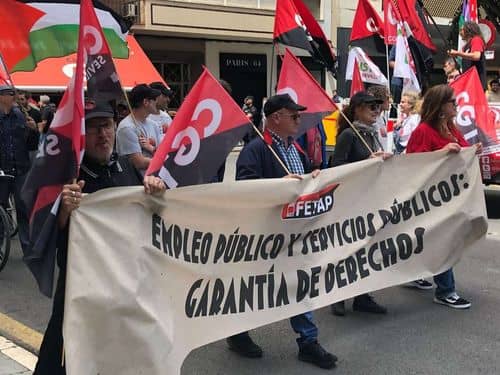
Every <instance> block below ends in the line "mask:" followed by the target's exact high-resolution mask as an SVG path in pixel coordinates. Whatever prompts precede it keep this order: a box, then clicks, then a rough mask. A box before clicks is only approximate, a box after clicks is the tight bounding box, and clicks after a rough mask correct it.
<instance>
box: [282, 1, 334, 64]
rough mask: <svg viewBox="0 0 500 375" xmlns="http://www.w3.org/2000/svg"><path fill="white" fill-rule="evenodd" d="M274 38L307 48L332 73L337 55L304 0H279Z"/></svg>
mask: <svg viewBox="0 0 500 375" xmlns="http://www.w3.org/2000/svg"><path fill="white" fill-rule="evenodd" d="M273 38H274V41H275V42H278V43H281V44H284V45H286V46H291V47H297V48H301V49H305V50H306V51H308V52H309V53H310V54H311V56H312V57H313V58H314V59H315V60H316V61H318V62H320V63H322V64H323V65H324V66H325V67H326V68H327V69H328V70H330V71H331V72H332V73H334V72H335V63H336V61H337V58H336V57H335V55H334V53H333V50H332V47H331V45H330V41H329V40H328V39H327V37H326V35H325V33H324V32H323V29H322V28H321V26H320V25H319V24H318V22H317V21H316V19H315V18H314V16H313V15H312V14H311V12H310V11H309V9H308V8H307V6H306V5H305V4H304V3H303V2H302V0H277V1H276V17H275V19H274V32H273Z"/></svg>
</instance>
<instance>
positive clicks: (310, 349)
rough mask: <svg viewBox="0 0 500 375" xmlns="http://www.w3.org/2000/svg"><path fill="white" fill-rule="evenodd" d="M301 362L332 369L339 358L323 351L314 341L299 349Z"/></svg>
mask: <svg viewBox="0 0 500 375" xmlns="http://www.w3.org/2000/svg"><path fill="white" fill-rule="evenodd" d="M299 360H300V361H303V362H309V363H312V364H313V365H316V366H318V367H321V368H324V369H330V368H332V367H334V366H335V362H337V360H338V358H337V356H335V355H334V354H332V353H328V352H327V351H326V350H325V349H323V347H322V346H321V345H320V344H319V343H318V342H317V341H313V342H311V343H309V344H305V345H302V346H301V347H300V348H299Z"/></svg>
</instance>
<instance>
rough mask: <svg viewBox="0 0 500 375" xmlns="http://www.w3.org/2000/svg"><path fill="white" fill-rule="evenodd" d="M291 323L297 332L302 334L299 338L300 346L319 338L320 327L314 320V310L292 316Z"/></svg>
mask: <svg viewBox="0 0 500 375" xmlns="http://www.w3.org/2000/svg"><path fill="white" fill-rule="evenodd" d="M290 324H291V325H292V328H293V330H294V331H295V333H297V334H299V335H300V336H299V337H298V338H297V344H298V345H299V348H300V347H301V346H302V345H306V344H310V343H311V342H313V341H316V340H317V339H318V327H316V324H314V322H313V315H312V312H310V311H309V312H306V313H304V314H300V315H296V316H292V317H291V318H290Z"/></svg>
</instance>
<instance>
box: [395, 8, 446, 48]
mask: <svg viewBox="0 0 500 375" xmlns="http://www.w3.org/2000/svg"><path fill="white" fill-rule="evenodd" d="M393 1H394V0H393ZM416 1H417V0H397V5H398V8H399V13H400V14H401V18H402V19H403V20H405V22H406V23H407V24H408V26H409V27H410V30H411V32H412V34H413V35H412V36H413V37H414V38H415V39H416V40H417V41H418V42H420V43H422V44H423V45H424V46H425V47H427V48H428V49H430V50H431V51H433V52H436V51H437V48H436V46H435V45H434V43H433V42H432V39H431V37H430V35H429V32H428V31H427V28H426V25H425V24H424V22H423V21H422V18H420V15H419V14H418V12H417V4H416Z"/></svg>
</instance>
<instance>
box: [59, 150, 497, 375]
mask: <svg viewBox="0 0 500 375" xmlns="http://www.w3.org/2000/svg"><path fill="white" fill-rule="evenodd" d="M485 216H486V212H485V204H484V195H483V188H482V184H481V177H480V173H479V167H478V161H477V158H476V156H475V155H474V150H472V149H467V150H464V151H462V152H461V153H459V154H449V155H446V154H445V153H444V152H443V151H440V152H435V153H425V154H411V155H404V156H395V157H393V158H392V159H390V160H388V161H385V162H382V161H381V160H380V159H369V160H366V161H363V162H359V163H354V164H349V165H345V166H341V167H336V168H332V169H328V170H325V171H322V172H321V174H320V176H319V177H318V178H316V179H312V178H311V177H310V176H306V177H305V178H304V180H303V181H298V180H292V179H270V180H255V181H239V182H232V183H227V184H226V183H224V184H211V185H203V186H193V187H186V188H181V189H174V190H170V191H167V192H166V193H165V195H164V196H162V197H151V196H147V195H145V194H144V192H143V191H142V188H140V187H131V188H118V189H107V190H103V191H100V192H97V193H95V194H91V195H89V196H87V197H86V198H84V200H83V204H82V206H81V207H80V209H78V210H77V211H76V212H75V213H74V215H73V216H72V218H71V228H70V247H69V260H68V275H67V286H66V306H65V320H64V345H65V350H66V366H67V371H68V374H69V375H88V374H102V375H105V374H112V375H114V374H120V375H128V374H130V375H137V374H148V375H165V374H167V375H177V374H180V368H181V365H182V362H183V360H184V358H186V356H187V355H188V354H189V352H190V351H191V350H193V349H194V348H196V347H199V346H202V345H205V344H207V343H210V342H213V341H216V340H219V339H222V338H224V337H227V336H229V335H232V334H234V333H237V332H241V331H244V330H249V329H252V328H256V327H259V326H262V325H265V324H268V323H271V322H275V321H279V320H282V319H285V318H288V317H290V316H293V315H297V314H300V313H303V312H305V311H311V310H315V309H318V308H320V307H323V306H326V305H329V304H331V303H333V302H335V301H339V300H344V299H347V298H350V297H353V296H356V295H359V294H362V293H365V292H370V291H373V290H378V289H382V288H386V287H390V286H393V285H398V284H402V283H406V282H409V281H411V280H414V279H417V278H421V277H430V276H431V275H434V274H437V273H440V272H442V271H444V270H446V269H448V268H450V267H451V266H453V265H454V264H455V263H456V262H458V260H459V259H460V257H461V256H462V255H463V253H464V251H465V250H466V249H467V248H468V247H469V246H470V245H472V244H474V243H475V242H476V241H477V240H478V239H480V238H481V237H483V236H484V235H485V233H486V230H487V221H486V217H485ZM320 329H321V327H320ZM201 372H203V369H200V373H201Z"/></svg>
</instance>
